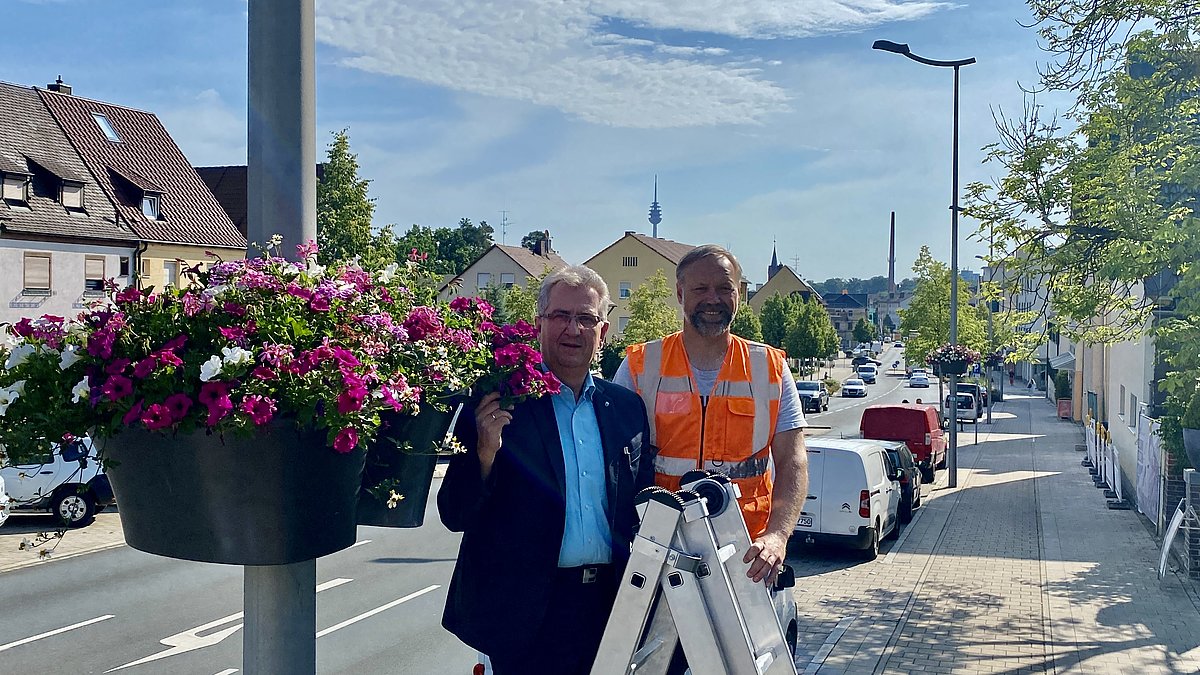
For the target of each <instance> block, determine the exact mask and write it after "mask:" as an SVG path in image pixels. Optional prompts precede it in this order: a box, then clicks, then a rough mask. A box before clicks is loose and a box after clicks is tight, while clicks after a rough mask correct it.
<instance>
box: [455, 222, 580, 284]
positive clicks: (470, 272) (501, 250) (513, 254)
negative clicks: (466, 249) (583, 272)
mask: <svg viewBox="0 0 1200 675" xmlns="http://www.w3.org/2000/svg"><path fill="white" fill-rule="evenodd" d="M566 266H567V262H566V261H565V260H563V259H562V258H561V257H559V255H558V254H557V253H555V252H554V250H553V249H552V248H551V246H550V237H549V235H548V234H547V236H546V238H545V239H543V240H541V241H539V242H538V248H537V250H536V251H531V250H529V249H527V248H525V247H524V246H506V245H504V244H492V246H491V248H489V249H488V250H486V251H484V253H483V255H481V256H479V257H478V258H476V259H475V262H473V263H471V264H470V265H468V266H467V269H465V270H463V273H462V274H459V275H457V276H454V277H451V278H450V279H448V280H447V281H445V282H443V283H442V286H441V288H439V289H438V299H440V300H448V299H450V298H453V297H455V296H465V297H472V296H477V295H482V294H483V292H484V290H485V289H487V288H488V287H489V286H499V287H508V286H514V285H515V286H520V287H521V288H525V285H526V283H528V279H529V277H538V276H540V275H542V274H543V273H544V272H546V270H550V271H552V272H553V271H555V270H559V269H562V268H563V267H566Z"/></svg>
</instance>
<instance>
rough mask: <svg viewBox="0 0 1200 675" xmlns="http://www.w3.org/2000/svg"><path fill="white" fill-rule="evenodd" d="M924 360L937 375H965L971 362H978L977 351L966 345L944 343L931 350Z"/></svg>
mask: <svg viewBox="0 0 1200 675" xmlns="http://www.w3.org/2000/svg"><path fill="white" fill-rule="evenodd" d="M925 360H926V361H928V362H929V365H930V366H931V367H933V371H934V373H936V374H938V375H965V374H966V372H967V370H968V369H969V368H970V366H971V364H973V363H978V362H979V352H977V351H975V350H974V349H971V348H970V347H967V346H966V345H952V344H944V345H942V346H941V347H937V348H936V349H933V350H931V351H930V352H929V354H927V355H926V356H925Z"/></svg>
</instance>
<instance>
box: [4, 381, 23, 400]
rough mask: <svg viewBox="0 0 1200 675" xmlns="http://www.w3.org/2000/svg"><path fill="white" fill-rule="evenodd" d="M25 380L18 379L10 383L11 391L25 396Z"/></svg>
mask: <svg viewBox="0 0 1200 675" xmlns="http://www.w3.org/2000/svg"><path fill="white" fill-rule="evenodd" d="M25 382H26V380H17V381H16V382H13V383H12V384H10V385H9V386H8V389H9V391H12V392H15V393H16V394H17V395H18V396H23V395H24V394H25Z"/></svg>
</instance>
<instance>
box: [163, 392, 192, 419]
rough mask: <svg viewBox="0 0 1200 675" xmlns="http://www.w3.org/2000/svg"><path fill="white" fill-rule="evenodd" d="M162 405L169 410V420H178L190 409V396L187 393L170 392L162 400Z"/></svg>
mask: <svg viewBox="0 0 1200 675" xmlns="http://www.w3.org/2000/svg"><path fill="white" fill-rule="evenodd" d="M163 405H165V406H167V409H168V410H170V411H171V420H172V421H173V422H179V421H180V420H182V419H183V418H184V417H186V416H187V414H188V411H189V410H191V409H192V398H191V397H190V396H188V395H187V394H171V395H170V396H168V397H167V400H166V401H164V402H163Z"/></svg>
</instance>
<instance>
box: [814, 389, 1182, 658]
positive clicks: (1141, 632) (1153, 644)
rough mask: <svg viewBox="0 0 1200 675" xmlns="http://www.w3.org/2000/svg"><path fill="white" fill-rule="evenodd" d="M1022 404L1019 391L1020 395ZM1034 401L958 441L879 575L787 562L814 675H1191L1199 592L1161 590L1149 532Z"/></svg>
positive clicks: (1069, 433) (831, 561)
mask: <svg viewBox="0 0 1200 675" xmlns="http://www.w3.org/2000/svg"><path fill="white" fill-rule="evenodd" d="M1018 391H1020V390H1018ZM1033 394H1034V393H1033V392H1030V395H1028V396H1020V395H1018V396H1009V397H1008V398H1007V400H1006V401H1005V402H1003V403H997V404H996V406H995V408H994V409H993V424H992V425H990V426H989V425H981V426H980V429H979V431H980V433H979V443H977V444H976V443H974V442H973V441H974V434H973V429H971V425H967V432H966V433H963V434H960V436H959V439H960V448H959V481H958V485H959V487H958V488H955V489H950V488H947V487H946V480H947V478H946V475H945V473H944V472H939V473H938V480H937V482H936V483H935V484H934V485H933V486H932V490H931V488H930V486H926V488H925V489H926V495H927V496H926V499H927V501H926V505H925V506H924V507H923V508H922V509H920V510H919V511H918V512H917V513H918V516H917V517H916V518H915V519H914V521H913V522H912V523H910V524H909V525H908V526H907V527H906V528H905V530H904V532H903V533H902V535H901V538H900V540H899V541H897V542H895V543H893V544H891V545H890V546H888V547H886V548H885V555H881V557H880V558H879V559H878V560H876V561H874V562H869V563H868V562H861V561H860V560H859V559H858V557H857V555H856V553H855V552H841V551H836V550H832V549H809V548H806V547H804V546H802V545H800V546H793V547H792V555H791V556H790V558H791V560H790V562H791V563H792V564H793V566H795V567H796V571H797V588H796V598H797V604H798V606H799V611H800V641H801V645H800V646H799V648H798V650H797V659H796V663H797V666H798V670H800V671H801V672H803V673H806V674H808V675H825V674H843V673H844V674H857V673H889V674H890V673H1009V674H1013V675H1016V674H1024V673H1137V674H1138V675H1152V674H1157V673H1172V674H1174V673H1179V674H1182V673H1200V647H1198V645H1200V599H1198V597H1197V586H1196V585H1195V583H1194V582H1189V581H1186V580H1184V579H1183V578H1182V577H1180V576H1177V575H1175V574H1168V577H1167V578H1166V579H1165V580H1163V581H1162V582H1160V581H1159V580H1158V578H1157V576H1156V572H1155V568H1156V565H1157V559H1158V544H1157V543H1156V542H1155V540H1154V537H1153V536H1152V534H1151V532H1150V531H1149V530H1148V528H1147V525H1146V524H1145V521H1144V519H1141V518H1140V517H1139V516H1138V515H1136V514H1135V513H1133V512H1131V511H1115V510H1110V509H1108V508H1107V506H1106V504H1105V499H1104V497H1103V494H1102V493H1101V491H1100V490H1097V489H1096V488H1095V487H1094V486H1093V484H1092V482H1091V480H1090V477H1089V475H1088V473H1087V471H1086V469H1084V468H1083V467H1081V466H1080V465H1079V460H1080V459H1081V457H1082V454H1081V453H1078V452H1076V451H1075V445H1076V444H1077V443H1082V433H1081V431H1080V427H1079V426H1078V425H1076V424H1072V423H1071V422H1067V421H1060V420H1058V419H1057V418H1056V417H1055V414H1054V409H1053V407H1052V406H1051V405H1050V404H1049V403H1048V402H1047V401H1045V400H1044V399H1041V398H1037V397H1036V396H1035V395H1033Z"/></svg>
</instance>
